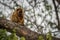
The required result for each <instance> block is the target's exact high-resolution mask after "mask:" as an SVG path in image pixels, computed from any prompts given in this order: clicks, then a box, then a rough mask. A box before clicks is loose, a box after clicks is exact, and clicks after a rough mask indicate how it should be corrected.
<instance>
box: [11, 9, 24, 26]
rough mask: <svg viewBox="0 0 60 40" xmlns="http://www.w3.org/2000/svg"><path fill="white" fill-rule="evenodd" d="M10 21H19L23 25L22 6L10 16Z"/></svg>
mask: <svg viewBox="0 0 60 40" xmlns="http://www.w3.org/2000/svg"><path fill="white" fill-rule="evenodd" d="M11 21H12V22H16V23H19V24H21V25H24V11H23V9H22V8H17V9H16V10H15V11H14V12H13V14H12V16H11Z"/></svg>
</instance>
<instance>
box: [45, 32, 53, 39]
mask: <svg viewBox="0 0 60 40" xmlns="http://www.w3.org/2000/svg"><path fill="white" fill-rule="evenodd" d="M46 38H47V40H52V34H51V32H50V31H49V32H48V33H47V35H46Z"/></svg>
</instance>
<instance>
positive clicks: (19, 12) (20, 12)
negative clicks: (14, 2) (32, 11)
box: [16, 8, 23, 17]
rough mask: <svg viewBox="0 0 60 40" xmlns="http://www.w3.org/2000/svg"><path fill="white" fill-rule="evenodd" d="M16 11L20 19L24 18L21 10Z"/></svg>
mask: <svg viewBox="0 0 60 40" xmlns="http://www.w3.org/2000/svg"><path fill="white" fill-rule="evenodd" d="M16 11H17V14H18V16H19V17H23V10H22V9H21V8H18V9H17V10H16Z"/></svg>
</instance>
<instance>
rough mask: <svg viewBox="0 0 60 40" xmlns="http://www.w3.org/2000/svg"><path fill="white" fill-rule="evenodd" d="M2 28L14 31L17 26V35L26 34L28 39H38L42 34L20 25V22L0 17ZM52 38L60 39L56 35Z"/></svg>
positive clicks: (0, 26) (54, 39)
mask: <svg viewBox="0 0 60 40" xmlns="http://www.w3.org/2000/svg"><path fill="white" fill-rule="evenodd" d="M0 28H3V29H6V30H7V31H9V32H12V30H13V29H14V28H15V30H16V35H17V36H20V37H21V36H24V37H25V38H26V40H37V39H38V37H39V35H41V34H38V33H36V32H34V31H31V30H30V29H28V28H26V27H25V26H20V24H17V23H14V22H11V21H9V20H6V19H2V18H0ZM44 36H45V35H44ZM52 38H53V40H60V39H59V38H56V37H52ZM44 39H46V37H44Z"/></svg>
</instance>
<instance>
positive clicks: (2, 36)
mask: <svg viewBox="0 0 60 40" xmlns="http://www.w3.org/2000/svg"><path fill="white" fill-rule="evenodd" d="M0 40H18V38H17V36H16V33H11V35H7V31H6V30H5V29H0Z"/></svg>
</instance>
